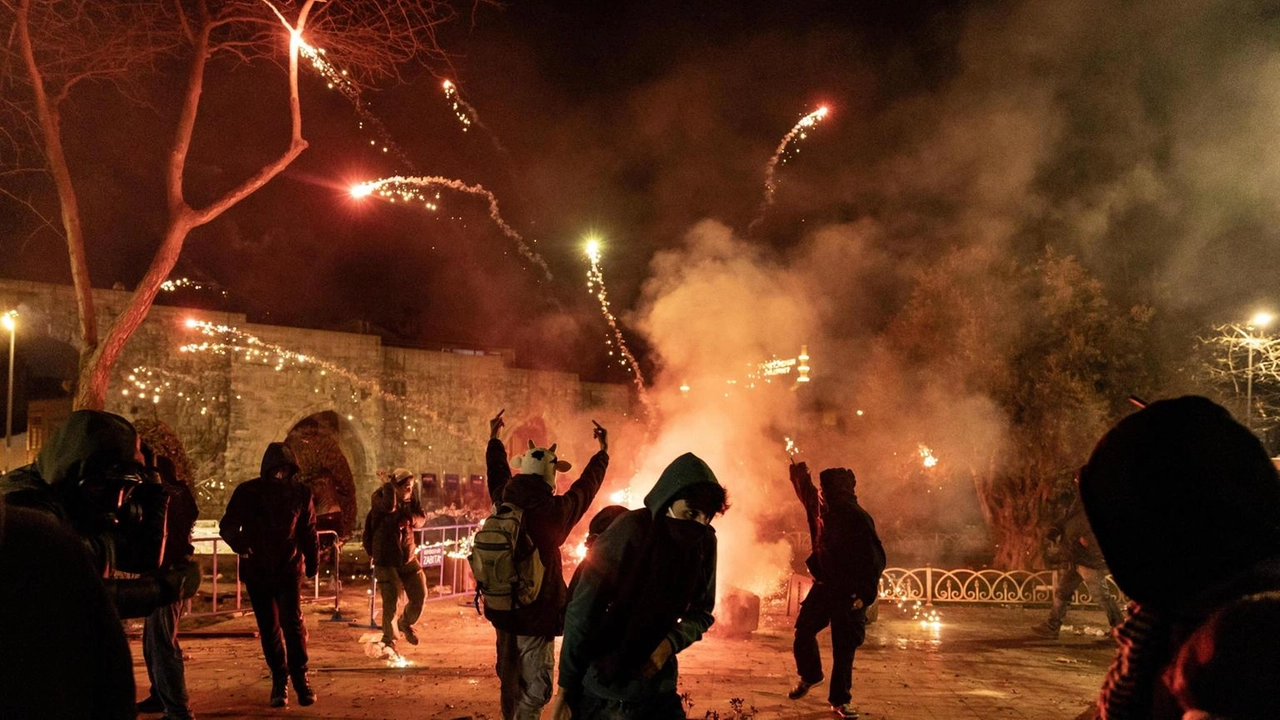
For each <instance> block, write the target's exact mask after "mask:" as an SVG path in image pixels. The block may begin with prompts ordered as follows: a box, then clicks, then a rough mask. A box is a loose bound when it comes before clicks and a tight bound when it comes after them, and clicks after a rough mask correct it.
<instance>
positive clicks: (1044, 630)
mask: <svg viewBox="0 0 1280 720" xmlns="http://www.w3.org/2000/svg"><path fill="white" fill-rule="evenodd" d="M1031 634H1032V635H1035V636H1036V637H1042V638H1045V639H1047V640H1056V639H1057V637H1058V628H1054V627H1049V623H1048V621H1046V622H1042V623H1040V624H1038V625H1032V626H1031Z"/></svg>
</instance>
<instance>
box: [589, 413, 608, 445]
mask: <svg viewBox="0 0 1280 720" xmlns="http://www.w3.org/2000/svg"><path fill="white" fill-rule="evenodd" d="M591 424H592V425H595V426H596V427H595V429H594V430H592V431H591V437H593V438H595V439H596V440H598V441H599V442H600V451H601V452H607V451H608V450H609V431H608V430H605V429H604V428H603V427H601V425H600V423H598V422H596V421H595V420H592V421H591Z"/></svg>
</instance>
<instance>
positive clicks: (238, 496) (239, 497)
mask: <svg viewBox="0 0 1280 720" xmlns="http://www.w3.org/2000/svg"><path fill="white" fill-rule="evenodd" d="M298 469H299V468H298V463H297V461H296V460H295V459H294V456H293V451H292V450H290V449H289V447H288V446H287V445H285V444H284V443H271V444H270V445H268V446H267V450H266V452H265V453H263V455H262V472H261V475H259V476H258V477H256V478H254V479H252V480H246V481H245V482H243V483H241V484H240V485H238V486H236V489H235V491H234V492H232V493H231V500H230V501H229V502H228V503H227V511H226V513H225V514H224V515H223V516H222V520H221V522H220V523H219V524H218V530H219V533H220V534H221V535H222V539H223V540H226V542H227V545H229V546H230V547H231V549H232V550H234V551H235V552H236V553H237V554H238V555H239V556H240V579H241V580H242V581H243V582H244V584H245V587H246V588H247V589H248V591H249V602H250V603H252V605H253V614H254V617H255V618H256V619H257V621H258V635H259V637H260V639H261V640H262V654H263V655H264V656H265V658H266V661H267V666H268V667H269V668H270V669H271V700H270V703H271V707H284V706H285V705H288V704H289V699H288V695H287V689H288V683H289V680H291V679H292V680H293V689H294V691H295V692H297V694H298V704H300V705H310V704H312V703H314V702H315V701H316V694H315V691H314V690H312V689H311V684H310V682H308V678H307V672H308V669H307V662H308V658H307V628H306V626H305V625H304V624H303V622H302V576H303V574H304V572H305V574H306V576H307V577H315V574H316V567H317V562H318V558H317V553H318V549H317V546H316V508H315V502H314V501H313V500H312V497H311V489H310V488H308V487H307V486H306V485H304V484H302V483H301V482H298V481H297V479H296V476H297V474H298Z"/></svg>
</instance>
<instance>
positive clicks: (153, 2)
mask: <svg viewBox="0 0 1280 720" xmlns="http://www.w3.org/2000/svg"><path fill="white" fill-rule="evenodd" d="M0 9H2V12H3V14H4V15H8V17H3V15H0V18H2V19H0V28H5V27H8V28H10V30H9V31H8V32H7V33H6V37H5V38H4V40H5V43H4V45H3V46H0V83H2V85H0V98H2V99H3V100H2V101H3V103H4V105H5V110H6V111H8V113H9V114H10V115H11V116H12V117H14V118H16V119H17V120H18V122H16V123H14V124H15V125H17V126H20V127H24V128H25V129H26V130H28V131H29V135H30V136H31V138H32V139H33V141H34V144H35V145H36V146H37V148H38V155H39V156H40V158H41V160H42V161H43V163H42V164H43V170H44V171H45V172H47V173H48V175H49V177H50V178H51V179H52V182H53V186H54V189H55V190H56V193H57V199H58V204H59V208H60V215H61V222H60V225H61V232H62V234H63V235H64V237H65V240H66V245H67V253H68V256H69V258H70V265H71V277H72V281H73V284H74V286H75V293H76V299H77V305H78V309H79V318H80V328H79V330H80V333H79V334H80V347H79V351H80V375H79V382H78V385H77V391H76V397H75V406H76V407H78V408H101V407H103V405H104V404H105V401H106V392H107V384H108V381H109V380H110V377H111V370H112V367H113V366H114V364H115V362H116V359H117V358H118V357H119V355H120V353H121V351H122V350H123V349H124V347H125V344H126V343H127V342H128V340H129V338H130V336H131V335H132V334H133V332H134V331H135V330H136V329H137V328H138V326H139V325H140V324H141V323H142V321H143V320H144V319H145V318H146V316H147V313H148V311H149V310H150V308H151V305H152V302H153V301H154V300H155V297H156V294H157V293H158V292H159V290H160V286H161V283H163V282H164V281H165V280H166V278H167V277H168V275H169V273H170V272H171V271H172V270H173V267H174V264H175V263H176V262H177V260H178V256H179V254H180V253H181V252H182V247H183V244H184V242H185V240H186V238H187V236H188V235H189V234H190V233H191V231H192V230H194V229H196V228H198V227H200V226H202V225H204V224H206V223H208V222H210V221H212V220H213V219H215V218H217V217H218V216H220V215H221V214H222V213H224V212H226V211H227V210H228V209H230V208H231V207H233V206H235V205H236V204H237V203H239V202H240V201H242V200H244V199H245V198H246V197H249V196H250V195H252V194H253V193H254V192H256V191H258V190H259V189H260V188H262V187H263V186H264V185H266V184H267V183H268V182H269V181H270V180H271V179H272V178H274V177H275V176H276V175H278V174H280V172H281V171H283V170H284V169H285V168H286V167H288V166H289V164H290V163H292V162H293V161H294V159H296V158H297V157H298V155H299V154H301V153H302V151H303V150H305V149H306V147H307V141H306V139H305V138H304V137H303V131H302V110H301V105H300V101H299V91H298V66H299V55H300V54H305V55H306V56H307V60H308V61H309V62H311V63H312V64H314V65H316V66H317V67H322V66H326V65H327V61H326V60H325V59H324V58H326V57H328V58H334V60H335V62H337V63H339V64H341V66H342V70H341V71H334V72H335V73H336V74H335V75H334V76H333V77H330V78H327V79H328V80H329V82H330V84H331V85H332V84H333V83H338V84H340V85H341V87H340V88H339V89H340V90H342V91H343V93H344V94H346V95H347V96H348V97H349V98H350V99H352V100H353V102H356V103H357V104H358V103H360V98H359V92H360V89H361V87H363V86H364V85H365V84H366V83H371V82H376V81H378V80H381V79H385V78H398V70H399V68H401V67H402V66H403V65H404V63H406V62H408V61H411V60H414V59H423V60H431V59H434V60H442V59H444V54H443V52H442V51H441V49H440V46H439V44H438V43H437V41H436V30H437V28H438V27H439V26H440V24H441V23H444V22H446V21H449V20H451V19H453V18H454V17H455V15H456V13H455V12H454V10H453V8H452V7H451V6H450V5H449V4H448V0H380V1H379V0H280V3H279V7H277V6H276V5H274V4H272V0H226V1H224V2H217V1H210V0H112V1H111V2H103V1H102V0H0ZM319 47H323V48H325V49H326V50H327V54H324V55H320V54H318V51H317V50H316V48H319ZM264 61H265V62H274V63H276V64H277V65H281V66H283V67H284V68H285V71H284V72H283V73H282V75H283V78H282V79H283V82H285V83H287V86H288V92H289V101H288V110H287V112H288V114H289V117H290V119H291V130H290V134H289V137H288V138H282V142H283V144H284V148H283V149H282V150H281V151H280V153H279V154H278V155H277V156H275V157H274V158H271V159H269V160H267V161H265V162H263V164H262V165H261V166H260V167H259V168H258V170H257V171H256V172H253V173H251V174H250V175H249V176H248V177H244V178H242V179H239V180H238V181H237V182H233V183H231V184H230V186H229V187H223V188H220V189H219V190H218V191H217V192H216V193H215V197H214V198H213V200H212V201H210V202H208V203H206V204H202V205H200V206H198V207H196V206H193V204H192V203H191V201H190V200H189V197H188V188H186V187H185V180H186V168H187V162H188V156H189V154H190V150H191V140H192V135H193V133H194V131H195V129H196V125H197V121H198V120H199V119H200V116H201V112H200V98H201V93H202V91H203V89H204V86H205V82H206V80H207V78H208V77H209V76H210V75H211V74H212V73H217V72H224V71H226V70H227V69H229V68H232V67H234V66H235V65H236V64H244V63H258V62H264ZM175 63H181V64H184V65H185V85H184V89H183V91H182V93H181V95H180V96H179V99H178V100H177V104H178V107H177V108H174V109H175V110H176V111H177V112H176V116H177V121H176V123H175V125H174V127H173V131H172V137H171V138H169V139H168V141H167V143H168V147H169V151H168V154H167V156H166V158H165V162H164V167H163V169H160V168H157V172H159V173H162V174H163V178H164V187H165V194H166V207H165V210H164V212H165V218H164V221H163V223H162V227H163V231H162V234H161V239H160V245H159V248H158V249H157V250H156V252H155V255H154V256H153V257H152V258H151V262H150V265H149V266H148V268H147V271H146V273H145V275H144V276H143V278H142V280H141V281H140V282H139V283H138V285H137V287H136V289H135V290H134V292H133V295H132V297H131V299H130V301H129V303H128V304H127V306H126V307H125V309H124V310H123V312H121V313H120V315H118V316H117V317H116V318H114V320H113V321H112V323H111V325H110V327H109V328H108V329H107V331H106V334H105V337H101V338H100V337H99V334H98V321H97V312H96V308H95V307H94V302H93V292H92V284H91V282H90V268H89V267H88V261H87V259H86V246H87V245H88V243H91V242H93V238H90V237H87V236H86V232H85V223H84V222H83V218H82V211H81V207H80V203H79V201H78V199H77V194H76V184H75V174H76V173H75V172H74V170H75V168H73V167H72V162H71V161H70V160H69V159H68V153H67V151H66V149H65V147H66V146H65V143H64V127H63V123H62V121H61V119H62V113H63V110H64V108H65V106H67V105H68V104H69V103H71V102H74V99H75V97H76V92H75V91H76V90H77V89H78V88H80V87H81V86H85V85H90V84H99V85H106V86H108V87H110V88H112V89H113V90H114V91H116V92H118V93H120V94H122V95H124V96H126V97H129V98H138V99H140V98H141V96H142V90H143V88H144V87H145V86H146V84H147V82H148V80H154V79H156V78H157V77H159V76H162V75H164V74H165V73H166V71H167V70H168V69H169V68H171V67H173V66H174V65H175ZM330 67H332V66H330ZM281 112H285V110H284V109H283V108H282V109H281ZM3 140H5V141H7V142H9V143H10V144H11V145H12V146H13V147H14V148H15V149H17V148H19V147H21V145H22V143H21V140H20V139H19V138H17V137H16V136H15V135H11V134H6V136H5V138H3ZM157 142H162V141H161V140H157ZM15 154H17V153H15ZM21 169H22V168H10V172H13V171H15V170H21ZM0 190H4V188H2V187H0ZM5 192H6V194H7V195H9V196H10V197H11V198H13V199H16V200H18V202H20V203H24V204H28V206H29V207H31V208H32V209H33V210H34V209H35V206H34V204H31V203H29V202H26V201H24V200H23V199H22V198H19V197H17V196H16V195H15V194H14V193H11V192H8V191H5ZM46 222H50V223H51V221H49V220H46Z"/></svg>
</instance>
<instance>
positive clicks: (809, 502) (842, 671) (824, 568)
mask: <svg viewBox="0 0 1280 720" xmlns="http://www.w3.org/2000/svg"><path fill="white" fill-rule="evenodd" d="M818 480H819V483H820V484H821V485H822V493H821V495H819V493H818V490H817V489H816V488H814V486H813V478H812V477H811V476H810V475H809V467H808V466H807V465H805V464H804V463H797V464H793V465H792V466H791V485H792V486H793V487H794V488H795V491H796V495H797V496H799V498H800V502H801V503H803V504H804V511H805V517H806V519H807V520H808V522H809V538H810V540H811V541H812V542H813V553H812V554H811V555H810V556H809V558H808V559H807V560H806V561H805V564H806V565H808V566H809V571H810V572H811V573H813V580H814V583H813V587H812V588H811V589H810V590H809V594H808V595H807V596H806V597H805V599H804V602H803V603H802V604H801V606H800V614H799V615H798V616H797V617H796V634H795V643H794V645H793V646H792V650H793V652H794V654H795V659H796V671H797V672H798V673H799V675H800V682H799V683H797V684H796V687H795V689H794V690H792V691H791V692H790V693H789V694H788V696H787V697H789V698H791V699H792V700H799V699H800V698H802V697H804V696H805V695H806V694H807V693H808V692H809V688H811V687H813V686H814V685H816V684H817V683H819V682H822V657H821V656H820V655H819V654H818V640H817V635H818V632H820V631H821V630H822V629H823V628H825V627H826V626H827V625H831V654H832V661H831V687H830V689H829V691H828V693H827V700H828V701H829V702H830V703H831V708H832V710H834V711H835V712H836V713H838V714H839V715H840V716H841V717H846V718H856V717H858V711H857V709H856V708H855V707H854V706H853V703H852V699H853V696H852V695H851V693H850V690H851V688H852V686H853V655H854V651H855V650H857V649H858V647H859V646H860V645H862V641H863V640H865V639H866V636H867V630H866V624H867V615H866V609H867V606H869V605H870V604H871V603H873V602H875V599H876V594H877V589H878V587H879V584H880V574H881V573H882V572H884V566H885V555H884V547H883V546H882V545H881V544H880V538H879V536H877V535H876V526H875V522H874V521H873V520H872V519H871V516H870V515H868V514H867V511H866V510H863V509H862V507H861V506H860V505H858V497H857V495H856V494H855V492H854V489H855V488H856V487H857V478H856V477H855V476H854V474H853V471H852V470H849V469H848V468H829V469H827V470H823V471H822V472H821V473H819V475H818Z"/></svg>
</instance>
